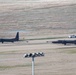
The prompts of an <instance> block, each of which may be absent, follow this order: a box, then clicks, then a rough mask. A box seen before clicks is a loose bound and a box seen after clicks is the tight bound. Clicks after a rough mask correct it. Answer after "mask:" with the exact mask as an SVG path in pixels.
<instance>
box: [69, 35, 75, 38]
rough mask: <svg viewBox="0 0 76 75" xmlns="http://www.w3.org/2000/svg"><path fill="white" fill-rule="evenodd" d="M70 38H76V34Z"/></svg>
mask: <svg viewBox="0 0 76 75" xmlns="http://www.w3.org/2000/svg"><path fill="white" fill-rule="evenodd" d="M68 37H69V38H76V35H70V36H68Z"/></svg>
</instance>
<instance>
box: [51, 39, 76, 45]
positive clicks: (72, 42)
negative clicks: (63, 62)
mask: <svg viewBox="0 0 76 75" xmlns="http://www.w3.org/2000/svg"><path fill="white" fill-rule="evenodd" d="M52 43H55V44H64V45H66V44H75V45H76V40H57V41H52Z"/></svg>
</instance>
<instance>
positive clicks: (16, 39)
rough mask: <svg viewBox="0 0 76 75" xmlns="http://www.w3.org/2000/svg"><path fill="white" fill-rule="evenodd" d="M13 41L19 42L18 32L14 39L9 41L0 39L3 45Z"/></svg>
mask: <svg viewBox="0 0 76 75" xmlns="http://www.w3.org/2000/svg"><path fill="white" fill-rule="evenodd" d="M15 41H19V32H17V34H16V37H15V38H11V39H5V38H4V39H3V38H1V39H0V42H2V43H4V42H15Z"/></svg>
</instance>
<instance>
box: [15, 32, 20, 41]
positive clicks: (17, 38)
mask: <svg viewBox="0 0 76 75" xmlns="http://www.w3.org/2000/svg"><path fill="white" fill-rule="evenodd" d="M15 40H16V41H19V32H17V34H16V37H15Z"/></svg>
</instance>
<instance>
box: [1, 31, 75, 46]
mask: <svg viewBox="0 0 76 75" xmlns="http://www.w3.org/2000/svg"><path fill="white" fill-rule="evenodd" d="M69 38H76V36H75V35H70V36H69ZM16 41H19V32H17V34H16V36H15V38H10V39H6V38H1V39H0V42H2V43H4V42H16ZM52 43H55V44H64V45H66V44H67V43H70V44H75V45H76V40H57V41H52Z"/></svg>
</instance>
